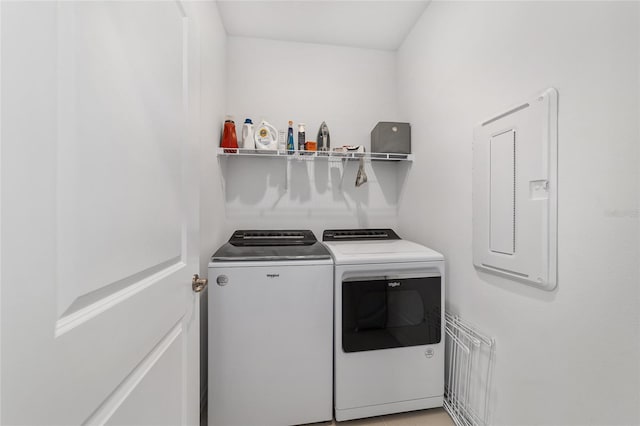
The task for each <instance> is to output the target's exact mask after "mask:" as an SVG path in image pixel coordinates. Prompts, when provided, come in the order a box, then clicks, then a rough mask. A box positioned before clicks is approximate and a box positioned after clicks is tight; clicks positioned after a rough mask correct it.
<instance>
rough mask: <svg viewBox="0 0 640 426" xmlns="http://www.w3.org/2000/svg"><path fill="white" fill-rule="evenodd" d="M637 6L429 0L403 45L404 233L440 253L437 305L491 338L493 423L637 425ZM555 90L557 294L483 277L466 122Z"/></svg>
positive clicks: (639, 322) (639, 378)
mask: <svg viewBox="0 0 640 426" xmlns="http://www.w3.org/2000/svg"><path fill="white" fill-rule="evenodd" d="M639 16H640V14H639V5H638V3H637V2H626V3H624V2H432V3H431V4H430V6H429V7H428V8H427V10H426V12H425V13H424V14H423V16H422V17H421V19H420V20H419V21H418V23H417V24H416V26H415V27H414V29H413V31H412V32H411V34H410V35H409V37H408V38H407V39H406V40H405V42H404V44H403V45H402V46H401V48H400V50H399V52H398V89H399V105H400V106H401V110H402V117H403V118H405V119H407V120H409V121H410V122H411V123H412V125H413V128H412V130H413V147H414V152H415V155H416V160H415V162H414V165H413V167H412V170H411V172H410V173H409V175H408V177H407V183H406V187H405V191H404V193H403V195H402V199H401V200H400V209H399V210H400V214H399V218H400V220H399V226H400V231H401V233H402V234H403V235H404V236H405V237H408V238H411V239H414V240H416V241H418V242H420V243H423V244H425V245H427V246H430V247H432V248H434V249H436V250H438V251H441V252H442V253H443V254H444V255H445V257H446V259H447V273H448V282H447V293H446V296H447V306H448V309H449V310H451V311H452V312H454V313H458V314H461V315H462V317H464V318H466V319H467V320H469V321H471V322H472V323H475V324H476V325H477V326H478V327H479V328H480V329H481V330H482V331H484V332H485V333H487V334H489V335H492V336H493V337H495V339H496V359H497V361H496V363H495V370H494V382H493V393H492V395H491V398H492V399H491V421H490V423H491V424H497V425H525V424H529V425H542V424H545V425H560V424H562V425H569V424H574V425H577V424H579V425H596V424H599V425H604V424H606V425H613V424H638V423H640V394H639V393H640V371H639V361H638V360H639V359H640V347H639V342H640V330H639V328H640V318H639V315H640V303H639V287H640V286H639V282H640V272H639V269H638V263H639V262H638V261H639V259H640V251H639V239H638V237H639V235H640V226H639V216H640V214H639V212H640V210H639V204H640V203H639V199H640V186H639V182H640V176H639V169H640V167H639V166H638V164H640V152H639V147H640V143H639V140H640V129H639V127H638V121H639V120H638V119H639V117H640V110H639V105H638V100H639V99H640V96H639V95H640V87H639V75H640V74H639V71H640V70H639V62H640V61H639V60H640V57H639V54H640V45H639V33H638V28H639V27H640V25H639V24H640V19H639ZM547 87H555V88H557V89H558V92H559V120H558V121H559V142H558V144H559V159H558V162H559V213H558V215H559V216H558V217H559V220H558V222H559V225H558V226H559V229H558V235H559V241H558V250H559V253H558V265H559V266H558V287H557V288H556V289H555V290H554V291H552V292H546V291H543V290H539V289H536V288H533V287H527V286H526V285H524V284H520V283H517V282H514V281H511V280H509V279H505V278H501V277H497V276H493V275H490V274H486V273H483V272H478V271H477V270H475V269H474V267H473V264H472V251H471V246H472V242H471V234H472V233H471V224H472V216H471V214H472V213H471V209H472V206H471V183H472V180H471V171H472V139H473V128H474V126H475V125H476V123H478V122H480V121H481V120H483V119H485V118H487V117H491V115H492V114H494V113H498V112H500V111H501V110H503V109H505V108H508V107H509V106H511V105H513V104H516V103H517V102H521V101H524V100H526V99H528V98H529V97H530V96H532V95H535V94H537V93H538V92H540V91H542V90H543V89H545V88H547Z"/></svg>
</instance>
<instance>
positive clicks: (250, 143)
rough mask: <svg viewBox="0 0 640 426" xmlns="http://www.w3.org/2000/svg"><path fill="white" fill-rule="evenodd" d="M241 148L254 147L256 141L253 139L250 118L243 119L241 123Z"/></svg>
mask: <svg viewBox="0 0 640 426" xmlns="http://www.w3.org/2000/svg"><path fill="white" fill-rule="evenodd" d="M241 135H242V148H244V149H255V148H256V142H255V141H254V140H253V121H251V119H250V118H247V119H245V120H244V124H243V125H242V133H241Z"/></svg>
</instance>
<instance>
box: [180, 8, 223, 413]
mask: <svg viewBox="0 0 640 426" xmlns="http://www.w3.org/2000/svg"><path fill="white" fill-rule="evenodd" d="M183 5H184V6H185V9H186V12H187V16H188V17H189V18H191V23H192V25H191V27H190V32H191V38H190V42H191V43H190V44H191V47H192V49H193V50H192V51H190V55H191V59H192V60H191V61H190V63H189V66H190V68H191V69H190V81H189V84H191V86H192V90H191V92H190V95H191V96H192V97H194V98H195V99H193V102H192V110H191V116H190V123H191V125H192V132H193V137H195V138H196V139H197V140H198V143H199V145H200V164H196V165H194V166H195V167H198V168H199V171H200V173H199V175H200V200H199V202H200V203H199V204H200V207H199V211H200V214H199V216H200V217H199V224H200V226H199V228H200V268H199V271H198V273H199V274H200V276H201V277H207V275H208V274H207V272H208V271H207V265H208V263H209V257H210V256H211V254H213V252H214V251H215V249H216V248H217V247H218V246H220V245H221V244H222V243H223V242H224V241H225V239H226V232H225V231H224V229H223V227H222V226H220V220H219V219H220V218H221V217H224V208H223V202H222V200H223V199H224V197H223V194H222V189H221V188H222V186H221V183H220V181H221V177H220V173H219V170H218V162H217V160H216V153H217V151H216V149H217V143H216V141H217V139H218V137H219V136H218V135H220V132H221V128H222V123H223V120H224V114H225V99H226V95H225V93H226V84H225V82H226V71H227V69H226V42H227V35H226V32H225V29H224V26H223V25H222V21H221V19H220V13H219V11H218V5H217V3H216V2H185V3H184V4H183ZM207 314H208V304H207V290H205V291H204V292H203V293H202V294H201V295H200V399H201V405H202V404H204V403H205V401H206V392H207V377H208V376H207V374H208V373H207V371H208V346H207V343H208V342H207V340H208V339H207V335H208V332H207V325H208V321H207Z"/></svg>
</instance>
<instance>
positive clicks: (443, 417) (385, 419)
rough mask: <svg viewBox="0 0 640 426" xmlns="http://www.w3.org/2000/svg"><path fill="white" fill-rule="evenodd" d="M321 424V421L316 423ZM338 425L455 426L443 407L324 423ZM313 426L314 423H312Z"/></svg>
mask: <svg viewBox="0 0 640 426" xmlns="http://www.w3.org/2000/svg"><path fill="white" fill-rule="evenodd" d="M316 424H317V425H321V424H322V423H316ZM324 424H326V425H338V426H369V425H370V426H455V423H453V420H451V417H449V415H448V414H447V412H446V411H445V410H444V409H443V408H432V409H430V410H421V411H412V412H410V413H400V414H390V415H388V416H380V417H371V418H368V419H360V420H351V421H348V422H339V423H338V422H335V421H334V422H333V423H324ZM314 426H315V425H314Z"/></svg>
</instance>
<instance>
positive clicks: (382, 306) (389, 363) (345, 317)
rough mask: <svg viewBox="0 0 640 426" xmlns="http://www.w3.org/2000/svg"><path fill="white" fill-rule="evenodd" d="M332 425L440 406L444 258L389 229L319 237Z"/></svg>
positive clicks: (346, 231)
mask: <svg viewBox="0 0 640 426" xmlns="http://www.w3.org/2000/svg"><path fill="white" fill-rule="evenodd" d="M323 241H324V243H325V244H326V245H327V247H328V248H329V250H330V251H331V253H332V256H333V259H334V262H335V275H334V286H335V324H334V327H335V329H334V351H335V355H334V408H335V418H336V420H338V421H342V420H350V419H357V418H362V417H371V416H379V415H383V414H391V413H398V412H403V411H412V410H419V409H425V408H432V407H440V406H442V402H443V396H444V360H445V354H444V351H445V344H444V282H445V280H444V278H445V277H444V258H443V256H442V255H441V254H440V253H437V252H435V251H433V250H431V249H429V248H427V247H424V246H422V245H419V244H416V243H413V242H410V241H406V240H402V239H400V238H399V237H398V236H397V234H396V233H395V232H393V230H391V229H360V230H358V229H356V230H327V231H325V232H324V234H323Z"/></svg>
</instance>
